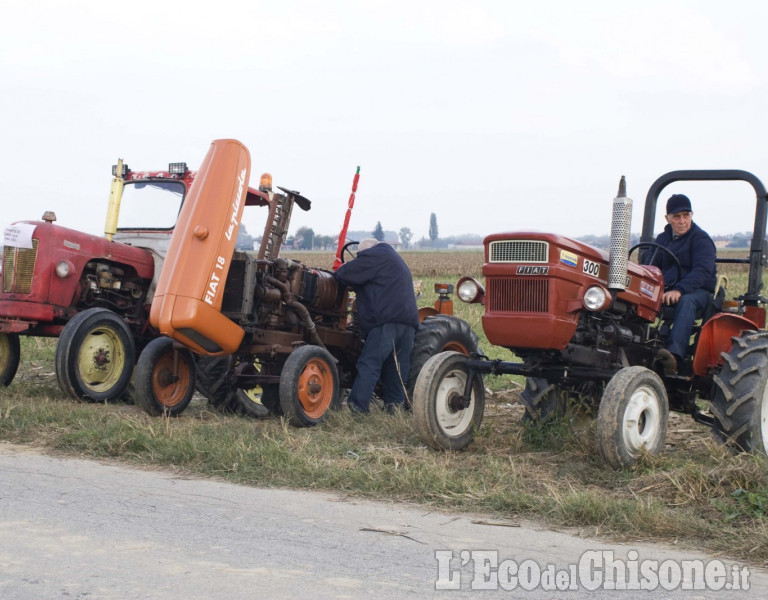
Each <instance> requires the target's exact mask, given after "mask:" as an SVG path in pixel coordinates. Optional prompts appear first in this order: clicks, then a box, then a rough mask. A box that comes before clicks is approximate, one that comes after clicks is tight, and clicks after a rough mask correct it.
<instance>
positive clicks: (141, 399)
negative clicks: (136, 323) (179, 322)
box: [134, 337, 195, 417]
mask: <svg viewBox="0 0 768 600" xmlns="http://www.w3.org/2000/svg"><path fill="white" fill-rule="evenodd" d="M135 386H136V395H135V397H134V400H135V403H136V405H137V406H139V407H141V408H142V409H144V411H145V412H146V413H148V414H150V415H152V416H159V415H165V416H168V417H178V416H179V415H180V414H181V413H182V412H184V409H186V408H187V406H189V402H190V401H191V400H192V394H194V392H195V359H194V356H193V355H192V352H190V351H189V350H187V349H186V348H179V347H177V346H175V345H174V342H173V340H172V339H170V338H167V337H160V338H157V339H154V340H152V341H151V342H150V343H149V344H147V347H146V348H144V350H143V351H142V353H141V356H139V362H138V364H137V365H136V377H135Z"/></svg>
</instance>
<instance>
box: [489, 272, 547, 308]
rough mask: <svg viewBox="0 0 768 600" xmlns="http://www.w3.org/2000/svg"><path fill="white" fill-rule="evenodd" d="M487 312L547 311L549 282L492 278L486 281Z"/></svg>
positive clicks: (543, 280)
mask: <svg viewBox="0 0 768 600" xmlns="http://www.w3.org/2000/svg"><path fill="white" fill-rule="evenodd" d="M486 283H487V285H488V311H489V312H537V313H545V312H548V311H549V303H548V298H549V280H547V279H512V278H510V277H498V278H496V277H494V278H493V279H487V280H486Z"/></svg>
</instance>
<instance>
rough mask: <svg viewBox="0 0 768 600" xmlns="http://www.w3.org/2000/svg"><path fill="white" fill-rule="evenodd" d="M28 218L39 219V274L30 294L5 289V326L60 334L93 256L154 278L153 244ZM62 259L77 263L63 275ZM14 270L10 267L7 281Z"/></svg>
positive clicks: (1, 328) (0, 303)
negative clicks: (115, 239) (60, 272)
mask: <svg viewBox="0 0 768 600" xmlns="http://www.w3.org/2000/svg"><path fill="white" fill-rule="evenodd" d="M25 223H31V224H34V225H35V231H34V234H33V236H32V237H33V239H35V240H38V247H37V256H36V259H35V268H34V276H33V278H32V284H31V288H30V292H29V293H28V294H20V293H13V292H11V293H0V332H7V333H11V332H16V333H24V332H27V330H29V329H34V335H57V334H58V333H59V332H60V331H61V329H62V328H63V326H64V324H65V322H66V321H67V320H69V319H70V318H71V317H72V316H74V314H75V313H76V312H77V310H76V308H75V305H76V304H77V302H78V300H79V293H80V282H79V275H80V273H82V272H83V269H84V267H85V265H86V263H88V262H89V261H92V260H100V261H105V262H114V263H119V264H121V265H126V266H128V268H132V269H133V270H134V271H135V275H136V277H138V278H141V279H146V280H147V281H151V280H152V277H153V275H154V270H155V265H154V261H153V259H152V256H151V254H150V253H149V252H148V251H147V250H144V249H142V248H134V247H132V246H127V245H125V244H119V243H116V242H108V241H107V240H106V239H104V238H101V237H96V236H93V235H90V234H87V233H83V232H81V231H76V230H74V229H68V228H66V227H61V226H59V225H54V224H53V223H47V222H43V221H25ZM62 260H67V261H69V262H70V263H71V264H72V266H73V267H74V268H71V269H70V274H69V275H68V276H67V277H65V278H63V279H62V278H61V277H59V276H57V275H56V273H55V267H56V265H57V264H58V263H59V262H61V261H62ZM13 275H14V274H13V273H10V272H8V273H7V272H5V271H4V272H3V282H4V281H5V278H8V277H11V276H13ZM0 289H4V288H0Z"/></svg>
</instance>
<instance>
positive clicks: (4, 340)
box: [0, 333, 21, 387]
mask: <svg viewBox="0 0 768 600" xmlns="http://www.w3.org/2000/svg"><path fill="white" fill-rule="evenodd" d="M20 361H21V346H20V344H19V334H18V333H0V385H2V386H4V387H7V386H9V385H11V382H12V381H13V378H14V377H15V376H16V369H18V368H19V362H20Z"/></svg>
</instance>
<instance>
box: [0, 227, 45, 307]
mask: <svg viewBox="0 0 768 600" xmlns="http://www.w3.org/2000/svg"><path fill="white" fill-rule="evenodd" d="M37 244H38V240H34V239H33V240H32V248H14V247H12V246H5V247H4V248H3V291H4V292H5V293H11V292H15V293H17V294H29V292H30V291H31V290H32V275H33V274H34V272H35V260H36V259H37Z"/></svg>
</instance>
